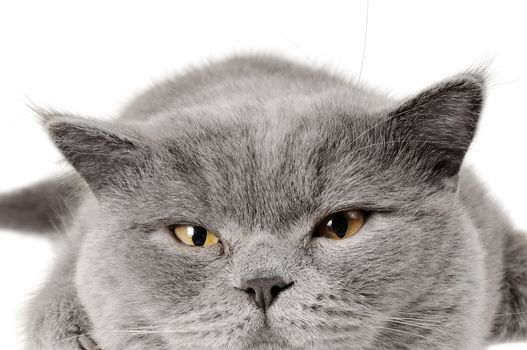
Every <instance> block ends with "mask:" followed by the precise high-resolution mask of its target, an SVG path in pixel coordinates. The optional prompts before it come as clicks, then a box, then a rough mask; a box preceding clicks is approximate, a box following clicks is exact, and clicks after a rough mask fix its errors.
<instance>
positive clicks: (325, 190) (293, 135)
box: [155, 111, 389, 226]
mask: <svg viewBox="0 0 527 350" xmlns="http://www.w3.org/2000/svg"><path fill="white" fill-rule="evenodd" d="M338 113H339V112H338V111H333V113H321V112H312V113H310V114H302V115H300V114H297V115H292V116H290V117H289V119H272V120H270V119H255V118H248V119H239V118H238V119H236V118H233V119H231V120H229V121H226V120H223V121H222V122H221V123H217V122H214V121H210V120H209V121H207V120H202V121H201V122H199V123H193V124H188V129H186V130H184V131H180V132H178V133H175V134H172V135H170V133H168V134H167V135H165V139H164V140H163V142H162V143H160V145H159V146H158V147H159V149H158V151H159V152H160V153H161V154H163V155H164V157H163V158H164V165H163V166H162V167H161V168H159V169H155V170H156V171H155V172H158V173H160V174H163V175H162V176H160V179H165V180H166V179H170V178H172V179H174V178H177V179H178V181H176V182H172V183H171V182H168V183H167V182H163V180H160V181H157V182H156V186H158V190H159V191H163V192H164V193H167V192H169V193H170V195H172V196H174V200H173V202H174V203H183V202H185V203H192V207H191V208H190V210H189V211H192V210H194V209H195V210H196V211H200V210H201V212H206V213H207V215H208V216H209V217H211V216H214V215H217V216H218V217H220V216H221V217H228V218H231V219H233V220H235V221H237V222H239V223H240V224H242V225H260V226H272V225H274V224H276V223H277V222H286V221H288V222H292V221H294V220H296V219H298V218H299V217H301V216H303V215H309V214H310V213H314V212H316V211H331V209H335V210H336V209H339V208H345V207H348V206H352V205H362V204H363V203H374V202H376V199H375V197H379V193H378V192H376V191H374V190H372V188H377V189H378V184H380V183H383V184H387V183H389V181H386V179H385V178H383V177H382V174H379V173H378V171H376V170H375V169H377V168H378V164H380V163H382V159H369V158H368V157H367V156H361V148H363V147H365V146H364V145H365V142H366V143H369V142H373V141H371V140H369V139H368V138H364V139H362V138H360V135H361V134H363V133H364V131H365V130H367V129H368V128H369V127H371V125H372V123H375V121H376V120H378V118H376V117H373V116H368V115H365V114H364V113H355V114H353V113H348V114H338ZM174 184H176V185H175V186H177V190H173V191H170V190H168V191H167V188H166V186H169V187H170V186H172V185H174ZM376 186H377V187H376ZM176 197H177V198H176ZM380 199H381V200H382V199H383V198H380Z"/></svg>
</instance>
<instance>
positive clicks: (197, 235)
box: [192, 226, 207, 247]
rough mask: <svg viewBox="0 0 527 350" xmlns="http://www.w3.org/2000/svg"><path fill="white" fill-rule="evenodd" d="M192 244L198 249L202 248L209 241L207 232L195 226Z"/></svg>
mask: <svg viewBox="0 0 527 350" xmlns="http://www.w3.org/2000/svg"><path fill="white" fill-rule="evenodd" d="M192 229H193V233H192V242H193V243H194V245H196V246H198V247H202V246H203V245H204V244H205V242H206V241H207V230H206V229H204V228H203V227H199V226H193V227H192Z"/></svg>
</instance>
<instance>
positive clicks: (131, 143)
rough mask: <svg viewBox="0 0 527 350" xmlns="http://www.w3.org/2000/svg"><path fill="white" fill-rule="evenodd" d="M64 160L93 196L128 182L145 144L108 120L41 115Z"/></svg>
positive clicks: (137, 164)
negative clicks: (78, 175) (80, 177)
mask: <svg viewBox="0 0 527 350" xmlns="http://www.w3.org/2000/svg"><path fill="white" fill-rule="evenodd" d="M41 116H42V118H43V122H44V125H45V127H46V129H47V131H48V133H49V135H50V137H51V139H52V140H53V142H54V143H55V145H56V146H57V148H58V149H59V150H60V152H61V153H62V154H63V155H64V157H65V158H66V160H67V161H68V162H69V163H70V164H71V165H72V166H73V167H74V168H75V170H76V171H77V172H78V173H79V174H80V175H81V176H82V177H83V178H84V180H85V181H86V182H87V184H88V186H89V187H90V188H91V190H92V191H93V192H94V194H95V195H96V196H99V195H101V194H102V193H104V191H107V190H108V189H111V188H119V187H122V186H125V185H129V184H130V180H133V178H134V177H135V176H134V175H135V174H136V173H137V172H138V170H140V168H139V166H140V163H141V159H142V158H144V151H145V149H146V146H145V144H144V142H143V141H142V140H141V139H140V138H139V137H138V135H137V134H136V133H135V132H134V130H132V129H130V128H127V127H124V126H123V125H120V124H117V123H115V122H112V121H102V120H94V119H88V118H81V117H76V116H71V115H58V114H46V115H41Z"/></svg>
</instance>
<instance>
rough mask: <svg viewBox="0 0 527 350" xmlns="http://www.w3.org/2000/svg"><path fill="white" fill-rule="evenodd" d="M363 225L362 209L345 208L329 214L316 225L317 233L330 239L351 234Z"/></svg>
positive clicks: (346, 236) (342, 237)
mask: <svg viewBox="0 0 527 350" xmlns="http://www.w3.org/2000/svg"><path fill="white" fill-rule="evenodd" d="M363 225H364V212H363V211H362V210H347V211H341V212H338V213H335V214H332V215H330V216H329V217H327V218H325V219H324V220H323V221H322V222H321V223H320V225H318V227H317V229H316V230H317V232H316V233H317V235H319V236H321V237H326V238H330V239H336V240H339V239H344V238H348V237H351V236H353V235H354V234H356V233H357V232H359V230H360V229H361V227H362V226H363Z"/></svg>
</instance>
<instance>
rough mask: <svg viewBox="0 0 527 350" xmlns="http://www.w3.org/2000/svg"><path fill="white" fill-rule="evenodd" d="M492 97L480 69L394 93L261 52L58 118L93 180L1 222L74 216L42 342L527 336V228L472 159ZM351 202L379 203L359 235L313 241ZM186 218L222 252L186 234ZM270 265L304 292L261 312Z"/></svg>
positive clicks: (374, 341)
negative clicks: (104, 111)
mask: <svg viewBox="0 0 527 350" xmlns="http://www.w3.org/2000/svg"><path fill="white" fill-rule="evenodd" d="M483 98H484V77H483V75H482V74H481V73H478V72H470V73H466V74H462V75H459V76H456V77H453V78H451V79H448V80H446V81H445V82H442V83H439V84H437V85H435V86H432V87H430V88H429V89H427V90H425V91H423V92H422V93H420V94H418V95H417V96H414V97H411V98H409V99H406V100H404V101H394V100H392V99H390V98H388V97H386V96H384V95H382V94H379V93H376V92H373V91H370V90H368V89H366V88H363V87H360V86H356V85H354V84H353V83H351V82H349V81H346V80H345V79H342V78H339V77H336V76H333V75H331V74H329V73H328V72H326V71H324V70H322V69H315V68H310V67H306V66H303V65H299V64H295V63H292V62H289V61H286V60H283V59H279V58H273V57H264V56H251V57H248V56H247V57H234V58H231V59H227V60H224V61H221V62H217V63H213V64H210V65H208V66H206V67H201V68H199V69H194V70H191V71H189V72H187V73H186V74H182V75H180V76H178V77H176V78H174V79H170V80H167V81H165V82H162V83H160V84H158V85H156V86H155V87H153V88H152V89H150V90H149V91H147V92H145V93H144V94H143V95H141V96H139V97H138V98H136V99H135V100H134V101H133V102H132V103H131V104H130V105H128V106H127V107H126V108H125V109H124V111H123V113H122V115H121V116H120V118H118V119H115V120H111V121H100V120H93V119H88V118H81V117H76V116H68V115H60V114H54V113H48V114H46V115H45V116H44V119H45V121H44V124H45V126H46V129H47V130H48V131H49V134H50V136H51V138H52V140H53V141H54V142H55V144H56V145H57V147H58V148H59V149H60V151H61V152H62V153H63V154H64V156H65V158H66V159H67V160H68V161H69V162H70V163H71V164H72V165H73V167H74V169H75V171H76V172H75V173H74V174H70V175H68V177H67V178H68V180H67V181H66V182H65V183H66V184H78V185H75V186H72V185H68V186H67V187H61V186H60V185H57V184H58V182H56V181H52V182H47V183H45V184H43V185H39V186H38V187H35V188H34V189H30V190H27V189H26V190H23V191H22V192H19V193H13V194H10V195H8V196H5V197H2V199H0V207H1V208H2V209H3V210H10V213H13V215H1V214H0V223H2V224H4V225H6V226H9V227H14V226H17V225H18V226H20V227H22V228H26V229H31V230H35V229H39V228H40V227H39V224H40V225H41V228H42V229H43V230H49V229H50V227H52V225H50V223H51V222H64V223H65V224H64V225H62V227H64V229H63V231H64V236H63V239H62V240H63V250H62V256H61V257H60V259H59V260H58V262H57V267H56V270H55V272H54V273H53V274H52V275H51V276H50V278H49V280H48V283H47V285H46V286H45V287H44V288H43V289H42V290H41V292H40V293H39V295H38V296H37V297H36V298H35V300H34V301H33V305H32V308H31V310H32V311H31V315H30V318H29V322H28V330H29V332H28V334H29V337H28V338H29V342H30V345H31V347H32V348H33V349H64V350H65V349H74V348H90V347H94V346H95V343H96V344H98V346H99V347H100V348H101V349H104V350H120V349H127V350H136V349H159V350H167V349H178V350H180V349H196V348H198V349H249V348H251V349H354V350H378V349H408V350H417V349H438V350H439V349H465V350H476V349H481V348H483V347H485V345H487V344H489V343H490V342H494V341H504V340H509V339H524V338H525V337H526V336H527V240H526V238H525V236H522V235H521V234H520V233H518V232H515V231H514V229H513V228H512V227H511V226H510V224H509V223H508V221H507V219H506V218H505V217H504V216H503V215H502V214H501V213H500V212H499V210H497V209H496V208H495V206H494V205H493V204H492V201H491V200H489V199H488V198H487V197H486V195H485V193H484V190H483V189H482V187H481V186H480V185H479V184H478V182H477V180H476V179H475V178H474V176H473V175H472V174H471V173H470V172H469V171H467V170H465V169H461V170H460V167H461V164H462V161H463V157H464V155H465V152H466V150H467V148H468V147H469V145H470V143H471V141H472V138H473V135H474V132H475V130H476V125H477V121H478V118H479V114H480V111H481V108H482V104H483ZM83 184H86V185H87V186H83ZM28 194H29V196H30V197H28ZM48 196H51V198H52V203H56V204H53V205H48V204H46V203H45V198H47V197H48ZM72 198H74V200H72ZM6 208H7V209H6ZM54 208H68V210H67V211H69V212H71V213H72V215H71V218H70V219H69V220H63V219H61V217H62V216H61V215H60V214H61V213H62V212H64V210H63V209H60V210H55V209H54ZM350 208H360V209H363V210H366V211H368V213H369V215H368V217H367V220H366V223H365V225H364V227H363V228H362V229H361V231H360V232H359V233H358V234H356V235H354V236H352V237H351V238H348V239H345V240H341V241H334V240H329V239H326V238H322V237H316V236H314V235H313V227H314V226H315V225H316V224H317V222H319V221H320V220H321V219H322V218H323V217H325V216H327V215H328V214H330V213H333V212H338V211H341V210H345V209H350ZM24 209H27V210H24ZM28 217H29V218H31V219H30V220H29V221H27V220H25V219H24V218H28ZM177 223H192V224H196V225H199V226H203V227H207V228H208V229H210V230H212V231H214V232H216V233H218V236H219V237H220V241H221V244H219V245H216V246H211V247H208V248H196V247H190V246H186V245H183V244H182V243H180V242H177V241H176V240H175V239H174V237H173V236H172V234H171V232H170V229H169V228H170V227H171V225H174V224H177ZM275 277H279V278H281V279H284V280H287V281H292V283H293V284H292V285H291V287H290V288H287V289H286V290H284V291H283V292H281V293H280V294H279V295H278V297H277V298H276V300H275V301H274V303H273V304H272V305H271V306H270V307H269V308H268V309H266V310H265V311H262V309H260V308H258V307H257V306H256V304H255V303H254V300H253V299H252V297H251V296H250V295H248V293H246V292H244V291H242V290H240V285H241V283H242V281H243V280H246V279H247V278H275Z"/></svg>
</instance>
